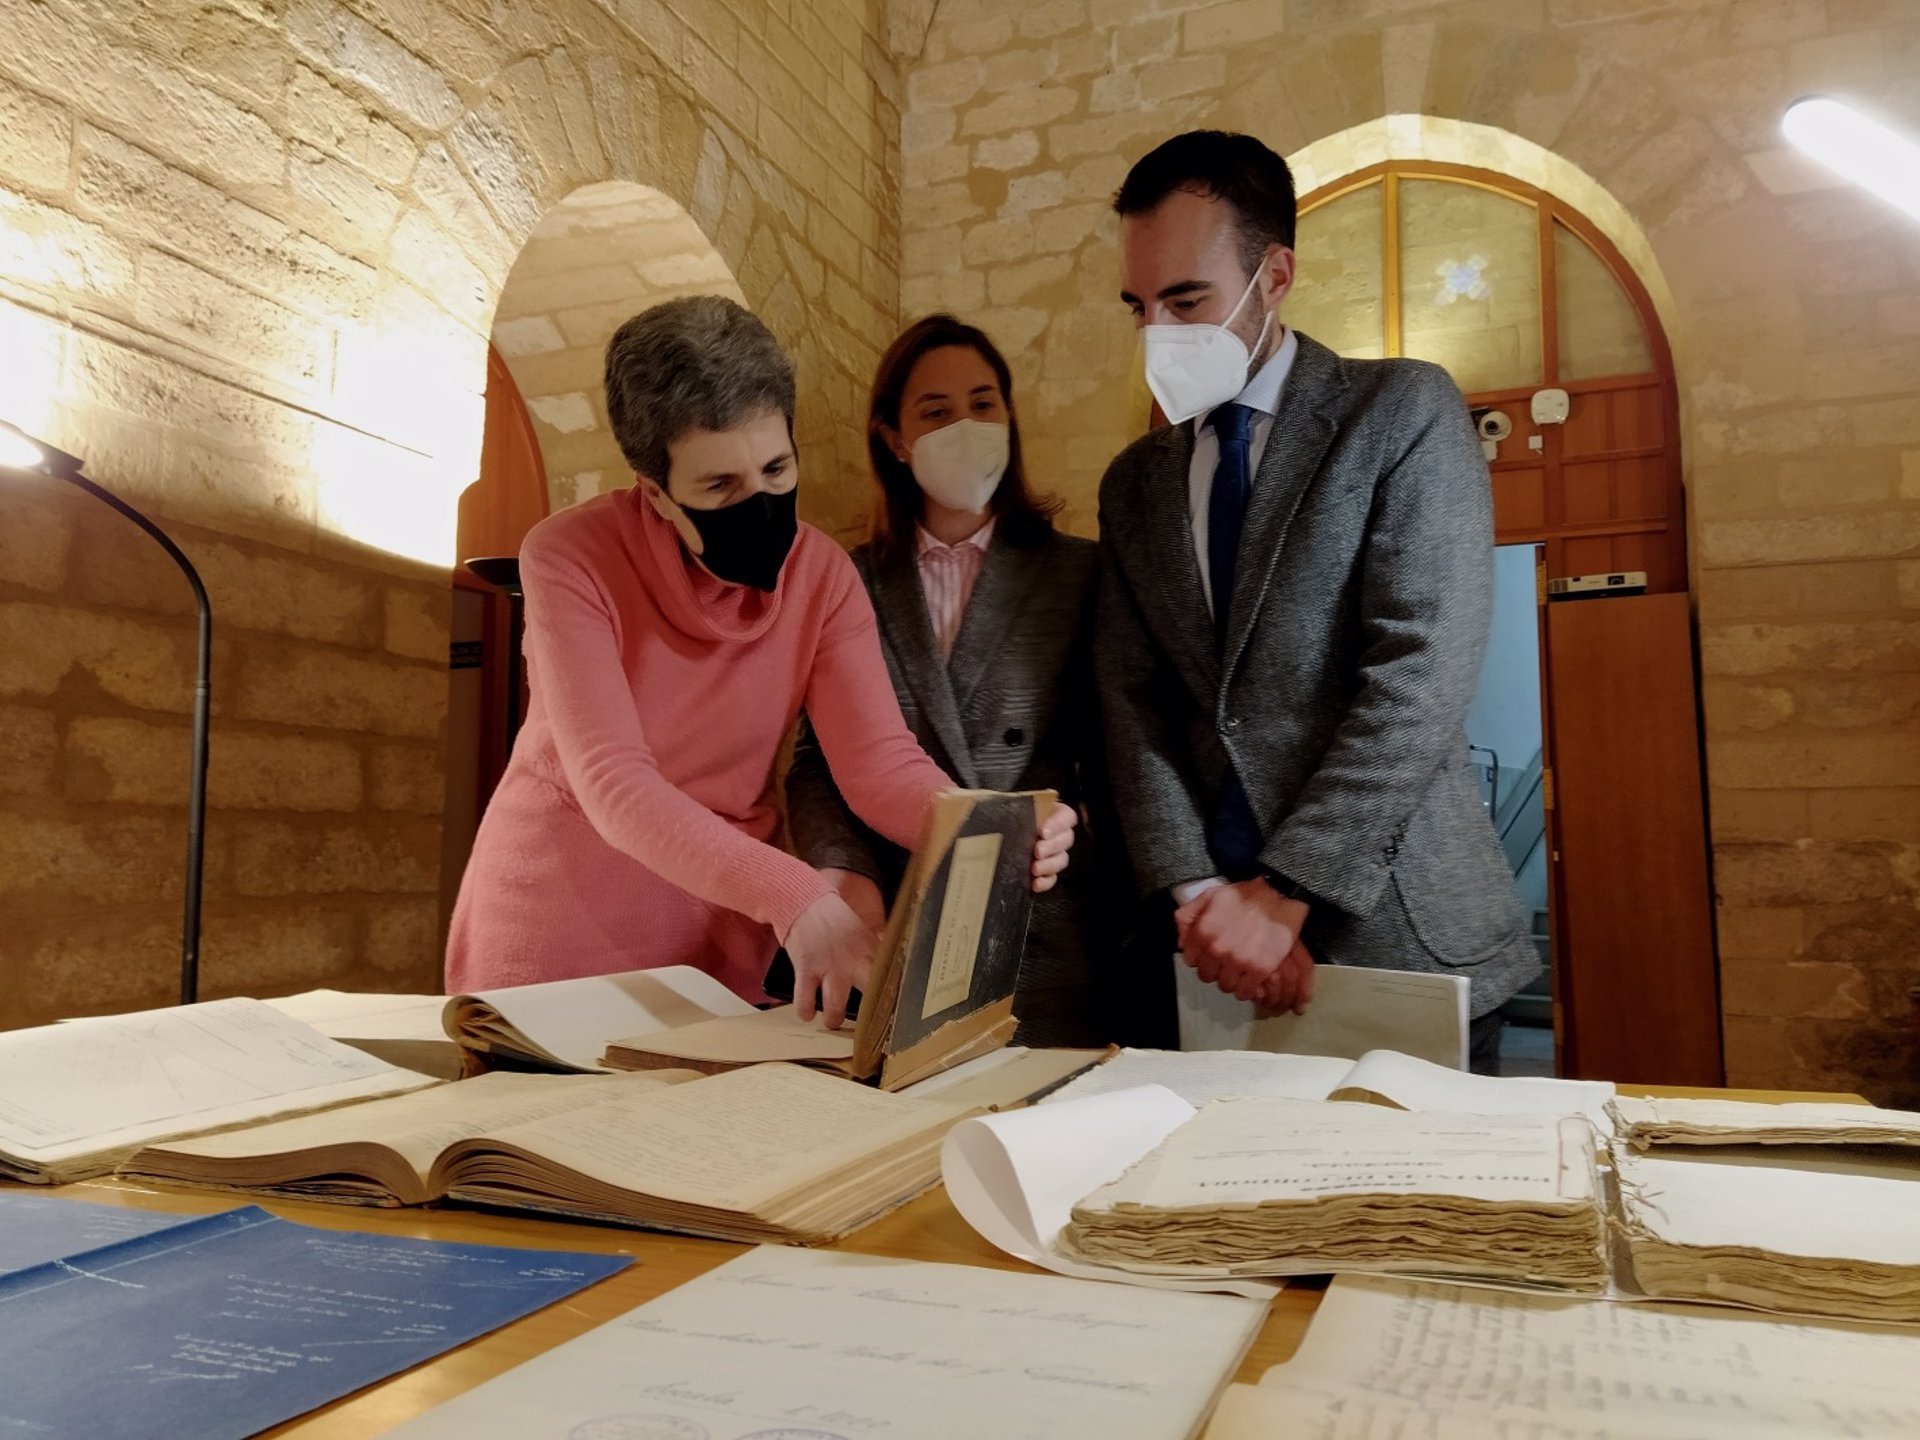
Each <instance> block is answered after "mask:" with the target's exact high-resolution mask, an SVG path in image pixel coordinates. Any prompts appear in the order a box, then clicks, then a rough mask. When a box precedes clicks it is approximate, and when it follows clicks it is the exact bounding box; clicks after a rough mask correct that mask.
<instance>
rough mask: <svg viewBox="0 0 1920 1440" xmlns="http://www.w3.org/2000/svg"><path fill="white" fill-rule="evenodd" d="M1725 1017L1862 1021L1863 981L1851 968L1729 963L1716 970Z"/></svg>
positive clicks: (1772, 962)
mask: <svg viewBox="0 0 1920 1440" xmlns="http://www.w3.org/2000/svg"><path fill="white" fill-rule="evenodd" d="M1720 1005H1721V1008H1722V1009H1723V1010H1724V1011H1725V1012H1726V1013H1727V1014H1728V1015H1743V1016H1744V1015H1750V1016H1770V1015H1786V1016H1792V1017H1794V1018H1817V1019H1829V1020H1853V1019H1860V1018H1863V1017H1864V1016H1866V1015H1867V1014H1868V1013H1869V1011H1868V1004H1867V981H1866V977H1865V976H1864V975H1862V974H1861V973H1860V971H1859V970H1858V969H1856V968H1854V967H1853V966H1850V965H1833V964H1795V963H1793V962H1791V961H1777V960H1751V961H1749V960H1730V961H1723V962H1722V964H1721V966H1720Z"/></svg>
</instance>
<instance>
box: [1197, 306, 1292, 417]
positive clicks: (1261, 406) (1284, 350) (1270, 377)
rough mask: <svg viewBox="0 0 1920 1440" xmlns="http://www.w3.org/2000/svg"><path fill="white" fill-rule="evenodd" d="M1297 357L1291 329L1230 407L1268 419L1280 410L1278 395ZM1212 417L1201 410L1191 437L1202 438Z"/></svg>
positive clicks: (1286, 330) (1210, 413)
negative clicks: (1240, 408)
mask: <svg viewBox="0 0 1920 1440" xmlns="http://www.w3.org/2000/svg"><path fill="white" fill-rule="evenodd" d="M1299 353H1300V337H1299V336H1298V335H1296V334H1295V333H1294V332H1293V327H1292V326H1287V327H1286V328H1285V329H1283V330H1282V332H1281V335H1280V343H1279V345H1278V346H1276V347H1275V348H1274V352H1273V354H1271V355H1269V356H1268V357H1267V361H1266V364H1264V365H1262V366H1261V367H1260V368H1259V369H1258V370H1256V371H1254V372H1253V378H1252V379H1250V380H1248V381H1247V385H1246V388H1245V389H1244V390H1242V391H1241V392H1240V393H1239V394H1238V395H1237V396H1235V397H1234V400H1233V403H1234V404H1236V405H1245V406H1246V407H1247V408H1248V409H1250V410H1258V411H1259V412H1260V413H1261V414H1262V415H1265V416H1267V417H1268V418H1269V419H1271V418H1272V417H1273V416H1274V415H1275V414H1277V413H1278V412H1279V409H1280V391H1281V389H1282V387H1284V386H1285V385H1286V383H1287V375H1288V373H1289V372H1290V371H1291V370H1292V369H1293V361H1294V357H1295V356H1297V355H1298V354H1299ZM1212 415H1213V411H1211V410H1203V411H1201V412H1200V413H1199V414H1198V415H1196V416H1194V417H1193V426H1194V429H1193V433H1194V434H1195V435H1200V434H1203V433H1204V432H1205V430H1206V428H1207V421H1208V419H1209V418H1211V416H1212Z"/></svg>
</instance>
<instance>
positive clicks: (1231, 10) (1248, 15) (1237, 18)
mask: <svg viewBox="0 0 1920 1440" xmlns="http://www.w3.org/2000/svg"><path fill="white" fill-rule="evenodd" d="M1184 23H1185V34H1184V36H1183V37H1182V38H1183V42H1184V44H1185V46H1186V48H1187V49H1189V50H1225V49H1229V48H1231V47H1233V46H1236V45H1246V44H1250V43H1252V42H1254V41H1259V40H1267V39H1271V38H1272V37H1273V36H1275V35H1278V34H1280V33H1281V32H1282V31H1284V30H1285V29H1286V28H1287V12H1286V8H1285V7H1284V6H1281V5H1275V4H1273V3H1272V0H1233V3H1231V4H1227V5H1210V6H1208V7H1207V8H1206V9H1204V10H1196V11H1194V12H1193V13H1192V14H1190V15H1188V16H1187V17H1186V20H1185V22H1184Z"/></svg>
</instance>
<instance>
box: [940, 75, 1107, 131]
mask: <svg viewBox="0 0 1920 1440" xmlns="http://www.w3.org/2000/svg"><path fill="white" fill-rule="evenodd" d="M1079 108H1080V92H1079V91H1077V90H1075V89H1072V88H1071V87H1069V86H1066V85H1035V86H1031V87H1027V88H1023V89H1020V90H1009V91H1007V92H1006V93H1005V94H1003V95H998V96H996V97H994V99H993V100H992V101H990V102H988V103H985V104H980V105H975V106H974V107H973V108H972V109H971V110H969V111H967V113H966V116H965V118H963V119H962V120H961V122H960V133H961V134H962V135H1003V134H1005V133H1006V132H1007V131H1009V130H1032V129H1034V128H1035V127H1036V126H1040V125H1048V124H1051V123H1052V122H1053V121H1056V120H1063V119H1065V118H1066V117H1067V116H1069V115H1071V114H1072V113H1073V112H1074V111H1075V110H1077V109H1079Z"/></svg>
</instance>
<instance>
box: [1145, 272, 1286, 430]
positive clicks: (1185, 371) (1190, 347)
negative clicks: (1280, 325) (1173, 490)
mask: <svg viewBox="0 0 1920 1440" xmlns="http://www.w3.org/2000/svg"><path fill="white" fill-rule="evenodd" d="M1259 281H1260V272H1259V271H1258V270H1256V271H1254V272H1253V278H1252V279H1251V280H1249V281H1247V288H1246V289H1245V290H1242V291H1241V292H1240V298H1239V300H1238V301H1236V302H1235V304H1234V307H1233V310H1232V312H1231V313H1229V314H1228V316H1227V322H1226V325H1145V326H1142V327H1141V330H1140V338H1141V341H1142V343H1143V344H1144V345H1145V347H1146V360H1147V388H1148V389H1149V390H1151V391H1152V392H1153V398H1154V399H1156V400H1158V401H1159V402H1160V409H1161V412H1162V413H1163V414H1164V415H1165V416H1166V417H1167V422H1168V423H1169V424H1172V425H1179V424H1183V423H1185V422H1186V421H1188V420H1191V419H1192V418H1193V417H1194V416H1196V415H1199V414H1201V413H1202V412H1204V411H1207V410H1211V409H1213V407H1214V406H1216V405H1224V404H1226V403H1227V402H1228V401H1229V400H1231V399H1233V397H1234V396H1236V395H1238V394H1239V393H1240V392H1241V391H1242V390H1244V389H1246V388H1247V369H1248V367H1249V366H1251V365H1252V364H1253V355H1252V353H1251V352H1249V351H1248V349H1247V342H1246V341H1244V340H1242V339H1241V338H1240V337H1239V336H1238V335H1236V334H1234V333H1233V331H1231V330H1229V329H1228V328H1227V325H1231V324H1232V323H1233V321H1234V317H1235V316H1237V315H1238V314H1239V313H1240V310H1241V307H1242V306H1244V305H1245V304H1246V303H1247V297H1248V296H1250V295H1252V294H1253V287H1254V286H1255V285H1257V284H1258V283H1259ZM1272 323H1273V312H1272V311H1271V310H1269V311H1268V312H1267V315H1266V318H1265V319H1264V320H1262V321H1261V322H1260V338H1259V339H1257V340H1256V341H1254V350H1256V351H1257V350H1258V349H1259V348H1260V347H1261V346H1262V345H1264V344H1266V343H1267V327H1268V326H1270V325H1271V324H1272Z"/></svg>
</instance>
